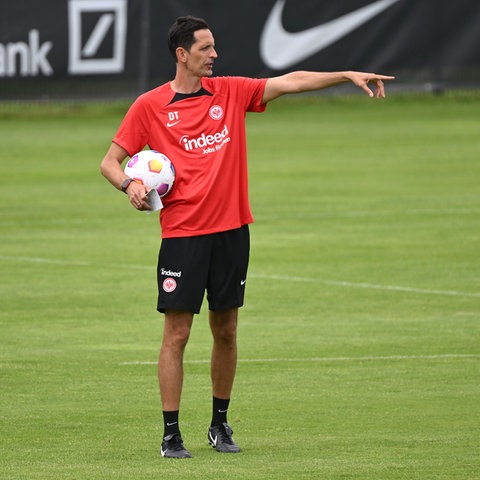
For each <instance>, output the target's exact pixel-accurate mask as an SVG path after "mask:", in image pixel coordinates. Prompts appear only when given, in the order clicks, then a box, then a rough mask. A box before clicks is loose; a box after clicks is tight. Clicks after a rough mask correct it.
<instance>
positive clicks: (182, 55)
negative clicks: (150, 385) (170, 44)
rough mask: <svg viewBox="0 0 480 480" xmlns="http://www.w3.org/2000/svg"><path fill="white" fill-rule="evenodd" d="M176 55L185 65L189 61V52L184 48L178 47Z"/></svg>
mask: <svg viewBox="0 0 480 480" xmlns="http://www.w3.org/2000/svg"><path fill="white" fill-rule="evenodd" d="M175 52H176V54H177V60H178V61H179V62H181V63H185V62H186V61H187V55H188V52H187V51H186V50H185V49H184V48H183V47H178V48H177V49H176V50H175Z"/></svg>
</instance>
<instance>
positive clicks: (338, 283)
mask: <svg viewBox="0 0 480 480" xmlns="http://www.w3.org/2000/svg"><path fill="white" fill-rule="evenodd" d="M0 260H6V261H17V262H30V263H46V264H52V265H73V266H82V267H88V266H91V265H98V264H97V263H93V262H87V261H80V260H79V261H74V260H56V259H49V258H42V257H20V256H18V257H15V256H6V255H0ZM104 267H111V268H113V266H112V265H110V266H109V265H104ZM115 268H116V269H118V268H126V269H129V270H130V269H132V268H133V269H137V270H152V271H153V270H154V269H155V266H147V265H135V264H119V265H115ZM249 277H250V278H259V279H269V280H281V281H286V282H305V283H323V284H324V285H332V286H336V287H352V288H367V289H371V290H385V291H393V292H408V293H417V294H424V295H444V296H451V297H471V298H480V293H469V292H461V291H458V290H430V289H425V288H415V287H402V286H400V285H377V284H374V283H364V282H348V281H343V280H326V279H322V278H314V277H297V276H294V275H268V274H262V273H250V274H249Z"/></svg>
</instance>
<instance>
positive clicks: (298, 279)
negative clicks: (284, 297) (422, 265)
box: [249, 273, 480, 298]
mask: <svg viewBox="0 0 480 480" xmlns="http://www.w3.org/2000/svg"><path fill="white" fill-rule="evenodd" d="M249 276H250V277H252V278H264V279H271V280H284V281H287V282H306V283H323V284H325V285H333V286H337V287H355V288H369V289H373V290H391V291H397V292H410V293H423V294H427V295H448V296H454V297H476V298H480V293H468V292H460V291H457V290H428V289H424V288H413V287H402V286H398V285H376V284H373V283H363V282H345V281H340V280H323V279H321V278H311V277H296V276H289V275H265V274H261V273H251V274H249Z"/></svg>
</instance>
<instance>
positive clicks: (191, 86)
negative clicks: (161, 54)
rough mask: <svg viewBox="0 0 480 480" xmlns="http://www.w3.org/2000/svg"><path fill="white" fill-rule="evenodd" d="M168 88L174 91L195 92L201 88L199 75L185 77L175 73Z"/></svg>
mask: <svg viewBox="0 0 480 480" xmlns="http://www.w3.org/2000/svg"><path fill="white" fill-rule="evenodd" d="M170 88H171V89H172V90H173V91H174V92H176V93H195V92H198V91H199V90H200V89H201V88H202V78H201V77H185V76H183V75H178V73H177V75H176V76H175V78H174V79H173V80H172V81H171V82H170Z"/></svg>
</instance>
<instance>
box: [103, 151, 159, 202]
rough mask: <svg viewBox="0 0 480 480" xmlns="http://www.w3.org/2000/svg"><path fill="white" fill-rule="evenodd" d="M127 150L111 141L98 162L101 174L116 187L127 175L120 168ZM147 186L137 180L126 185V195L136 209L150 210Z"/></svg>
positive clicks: (119, 188) (119, 187)
mask: <svg viewBox="0 0 480 480" xmlns="http://www.w3.org/2000/svg"><path fill="white" fill-rule="evenodd" d="M128 156H129V154H128V152H127V151H126V150H125V149H124V148H123V147H121V146H120V145H117V144H116V143H112V144H111V145H110V148H109V149H108V151H107V154H106V155H105V157H104V158H103V160H102V163H101V164H100V171H101V172H102V175H103V176H104V177H105V178H106V179H107V180H108V181H109V182H110V183H111V184H112V185H113V186H114V187H115V188H116V189H117V190H121V189H122V183H123V181H124V180H126V179H127V178H129V177H128V175H126V174H125V172H124V171H123V168H122V163H123V161H124V160H125V158H126V157H128ZM149 190H150V189H149V187H147V186H145V185H141V184H139V183H137V182H132V183H130V184H129V186H128V187H127V191H126V193H127V195H128V198H129V200H130V203H131V204H132V205H133V206H134V207H135V208H136V209H137V210H151V206H150V205H149V204H148V201H147V194H148V191H149Z"/></svg>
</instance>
